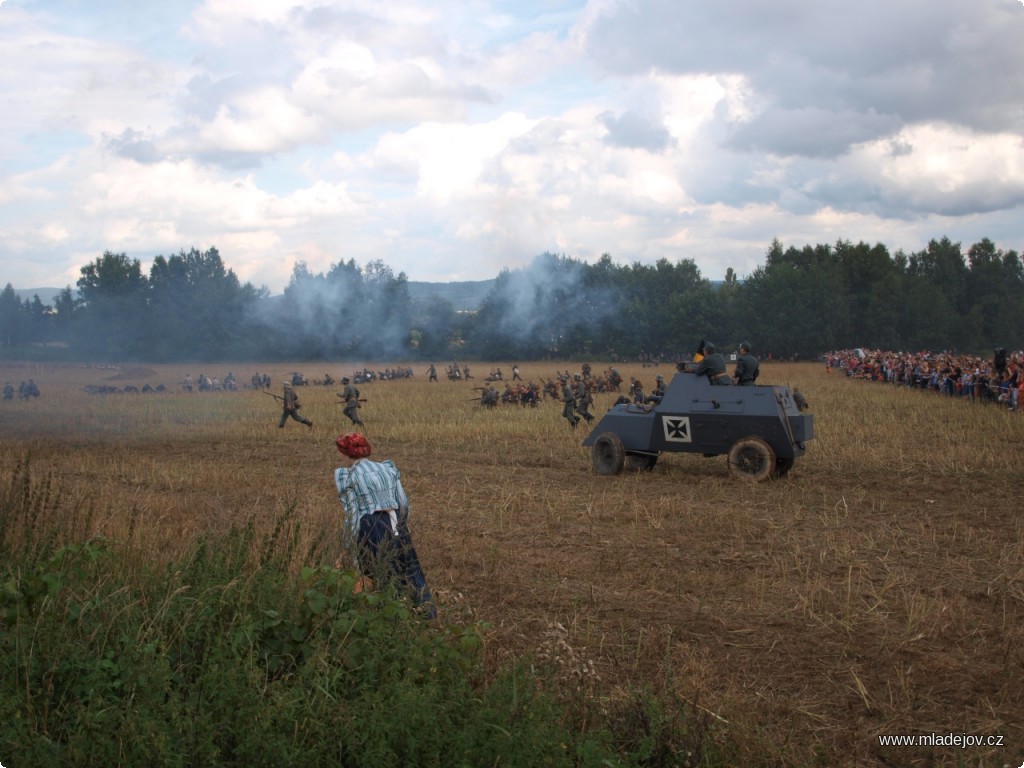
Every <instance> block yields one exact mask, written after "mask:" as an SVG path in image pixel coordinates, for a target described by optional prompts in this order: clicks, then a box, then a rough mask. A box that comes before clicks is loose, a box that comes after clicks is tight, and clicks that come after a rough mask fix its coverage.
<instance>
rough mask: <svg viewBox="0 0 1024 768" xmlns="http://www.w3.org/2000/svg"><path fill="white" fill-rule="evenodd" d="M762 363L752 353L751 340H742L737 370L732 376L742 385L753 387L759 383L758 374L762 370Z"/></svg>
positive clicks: (737, 359)
mask: <svg viewBox="0 0 1024 768" xmlns="http://www.w3.org/2000/svg"><path fill="white" fill-rule="evenodd" d="M760 368H761V366H760V363H758V362H757V358H756V357H754V356H753V355H752V354H750V342H749V341H743V342H740V354H739V357H737V358H736V370H735V371H733V374H732V377H733V378H734V379H736V383H737V384H739V385H740V386H741V387H752V386H754V384H755V383H757V375H758V374H759V373H760V372H761V371H760Z"/></svg>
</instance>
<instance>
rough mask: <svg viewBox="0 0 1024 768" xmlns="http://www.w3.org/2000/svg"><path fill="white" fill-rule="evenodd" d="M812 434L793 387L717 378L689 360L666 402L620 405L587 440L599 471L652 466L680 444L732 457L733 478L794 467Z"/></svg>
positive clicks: (668, 391)
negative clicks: (744, 383)
mask: <svg viewBox="0 0 1024 768" xmlns="http://www.w3.org/2000/svg"><path fill="white" fill-rule="evenodd" d="M681 365H682V364H681ZM813 438H814V416H813V415H811V414H809V413H801V412H800V409H799V408H798V407H797V404H796V402H794V400H793V395H792V393H791V392H790V390H789V388H788V387H784V386H762V385H755V386H750V387H741V386H720V385H714V384H712V383H711V382H710V381H709V380H708V379H707V377H706V376H703V375H701V376H698V375H697V374H696V373H694V372H693V371H692V366H691V365H689V364H687V365H685V366H682V370H680V371H679V372H678V373H676V374H675V375H674V376H673V377H672V381H671V382H670V383H669V385H668V387H667V388H666V390H665V394H664V396H663V397H662V399H661V402H660V403H657V404H653V405H635V404H619V405H616V406H613V407H612V408H611V410H609V411H608V413H606V414H605V416H604V418H602V419H601V421H599V422H598V423H597V425H596V426H595V427H594V429H593V430H592V431H591V433H590V435H589V436H588V437H587V438H586V440H584V441H583V445H584V446H586V447H589V448H590V449H591V457H592V460H593V465H594V470H595V471H596V472H597V473H598V474H600V475H614V474H617V473H619V472H621V471H622V469H623V467H628V468H630V469H653V467H654V465H655V463H656V462H657V461H658V456H659V455H660V454H661V453H662V452H666V451H675V452H683V453H699V454H702V455H703V456H708V457H710V456H721V455H725V456H728V461H729V472H730V473H731V474H732V475H733V477H736V478H740V479H743V480H749V481H755V482H756V481H760V480H765V479H767V478H769V477H782V476H783V475H785V474H786V473H787V472H789V470H790V469H792V467H793V464H794V463H795V462H796V460H797V459H798V458H799V457H800V456H803V454H804V452H805V450H806V444H807V442H808V441H809V440H811V439H813Z"/></svg>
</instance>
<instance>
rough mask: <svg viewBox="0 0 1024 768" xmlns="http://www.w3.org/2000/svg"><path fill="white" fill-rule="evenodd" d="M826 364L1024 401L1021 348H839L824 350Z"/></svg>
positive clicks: (850, 372) (963, 394)
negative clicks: (988, 355) (989, 351)
mask: <svg viewBox="0 0 1024 768" xmlns="http://www.w3.org/2000/svg"><path fill="white" fill-rule="evenodd" d="M824 359H825V366H826V370H827V371H828V372H829V373H832V372H833V371H837V370H838V371H842V372H843V373H845V374H846V375H847V376H851V377H853V378H857V379H866V380H868V381H880V382H885V383H889V384H897V385H900V386H905V387H912V388H916V389H924V390H929V391H932V392H938V393H940V394H943V395H948V396H949V397H958V398H962V399H964V400H971V401H974V402H985V403H995V404H997V405H1000V406H1002V407H1005V408H1007V409H1009V410H1011V411H1016V410H1018V408H1020V405H1021V404H1022V403H1024V394H1022V390H1024V375H1021V368H1022V367H1024V350H1021V351H1017V352H1010V353H1008V352H1007V351H1006V350H1004V349H997V350H995V354H994V355H993V357H992V359H991V360H984V359H982V358H980V357H975V356H973V355H956V354H953V353H951V352H889V351H885V350H880V349H862V348H857V349H844V350H838V351H834V352H829V353H827V354H826V355H825V356H824Z"/></svg>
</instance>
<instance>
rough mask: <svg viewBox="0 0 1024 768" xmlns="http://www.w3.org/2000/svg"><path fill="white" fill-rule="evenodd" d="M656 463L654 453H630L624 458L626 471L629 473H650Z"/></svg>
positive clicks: (656, 457)
mask: <svg viewBox="0 0 1024 768" xmlns="http://www.w3.org/2000/svg"><path fill="white" fill-rule="evenodd" d="M657 463H658V454H656V453H630V454H628V455H627V456H626V469H628V470H629V471H630V472H643V471H647V472H650V471H651V470H652V469H654V465H655V464H657Z"/></svg>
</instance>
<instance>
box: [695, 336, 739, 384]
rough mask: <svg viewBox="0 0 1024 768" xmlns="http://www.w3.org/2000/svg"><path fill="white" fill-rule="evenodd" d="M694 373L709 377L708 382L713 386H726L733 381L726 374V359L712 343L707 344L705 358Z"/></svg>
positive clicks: (705, 345)
mask: <svg viewBox="0 0 1024 768" xmlns="http://www.w3.org/2000/svg"><path fill="white" fill-rule="evenodd" d="M694 373H696V374H697V375H698V376H707V377H708V381H710V382H711V383H712V384H723V385H725V386H729V385H730V384H732V379H730V378H729V374H727V373H726V372H725V358H724V357H722V355H721V353H719V352H718V351H717V350H716V349H715V345H714V344H712V343H711V342H710V341H708V342H705V344H704V357H703V359H702V360H701V361H700V363H698V364H697V369H696V370H695V371H694Z"/></svg>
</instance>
